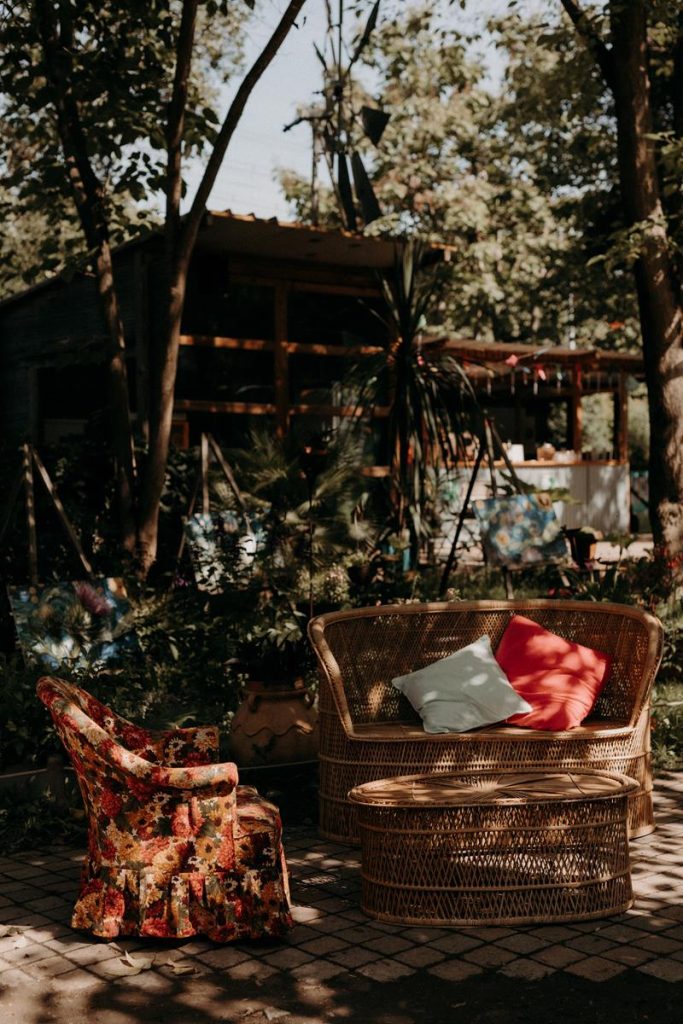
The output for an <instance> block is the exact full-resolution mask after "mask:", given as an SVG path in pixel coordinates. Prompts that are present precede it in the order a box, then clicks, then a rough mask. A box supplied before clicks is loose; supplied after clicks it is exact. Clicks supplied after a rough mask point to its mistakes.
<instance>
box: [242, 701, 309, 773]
mask: <svg viewBox="0 0 683 1024" xmlns="http://www.w3.org/2000/svg"><path fill="white" fill-rule="evenodd" d="M230 750H231V756H232V757H233V759H234V760H235V762H236V763H237V765H238V766H240V765H241V766H242V767H245V768H246V767H254V766H256V765H263V764H285V763H290V762H294V761H312V760H314V759H315V758H316V757H317V756H318V710H317V708H316V707H315V699H314V697H313V694H312V693H311V692H310V690H307V689H306V687H305V686H299V687H295V686H289V687H272V686H265V685H264V684H263V683H258V682H253V683H247V695H246V697H245V699H244V700H243V701H242V703H241V704H240V706H239V707H238V709H237V711H236V712H235V717H234V718H233V720H232V724H231V726H230Z"/></svg>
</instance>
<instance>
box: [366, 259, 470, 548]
mask: <svg viewBox="0 0 683 1024" xmlns="http://www.w3.org/2000/svg"><path fill="white" fill-rule="evenodd" d="M428 254H429V250H428V248H427V247H426V246H425V245H424V243H421V242H419V241H409V242H407V243H405V244H404V245H403V246H402V249H401V251H400V252H398V251H397V254H396V259H395V264H394V269H393V273H392V274H389V275H385V276H383V277H382V278H381V279H380V280H381V287H382V292H383V295H384V299H385V303H386V307H387V316H386V318H382V319H383V321H384V323H385V325H386V327H387V329H388V334H389V341H388V342H387V344H386V347H385V350H384V352H383V353H382V354H381V355H379V356H376V357H373V359H372V360H368V361H367V362H365V363H364V365H363V367H362V368H360V373H362V376H363V378H364V383H363V385H362V386H361V388H360V389H359V398H358V402H359V405H366V406H367V405H372V404H378V398H379V390H380V388H381V387H382V386H385V385H386V384H388V392H389V403H388V404H389V429H388V462H389V466H390V480H391V487H392V492H393V494H392V504H393V517H392V518H393V527H394V529H396V530H397V531H399V532H400V531H403V530H404V529H405V528H406V527H408V528H409V530H410V533H411V535H412V537H413V540H414V541H415V542H417V541H419V539H420V538H421V537H423V536H424V535H425V533H426V532H427V518H428V517H427V515H426V512H427V509H428V506H429V504H430V500H431V498H432V496H433V493H434V487H433V485H432V482H433V479H434V476H435V472H436V470H438V468H439V467H441V466H444V465H449V464H452V463H453V461H454V460H455V459H456V458H457V457H458V456H459V455H461V454H462V451H461V438H462V437H463V434H464V432H465V431H466V430H468V429H471V427H472V421H473V419H475V418H478V416H477V402H476V398H475V395H474V391H473V389H472V386H471V384H470V382H469V380H468V378H467V375H466V374H465V372H464V370H463V368H462V366H461V365H460V364H459V363H458V362H457V361H456V360H455V359H454V358H453V357H452V356H449V355H447V354H444V353H443V352H441V351H439V350H438V349H436V348H435V347H434V348H433V349H431V350H430V347H429V346H424V347H423V345H422V341H421V334H422V330H423V328H424V326H425V324H426V322H427V314H428V311H429V309H430V307H431V306H432V304H433V302H434V299H435V295H436V294H437V292H438V286H439V278H438V275H437V273H436V272H435V271H428V270H426V269H425V265H426V262H427V257H428ZM373 391H374V392H375V395H374V397H373V395H372V392H373Z"/></svg>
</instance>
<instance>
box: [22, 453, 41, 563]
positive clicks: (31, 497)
mask: <svg viewBox="0 0 683 1024" xmlns="http://www.w3.org/2000/svg"><path fill="white" fill-rule="evenodd" d="M22 453H23V468H24V496H25V500H26V523H27V526H28V577H29V579H30V581H31V583H37V582H38V539H37V535H36V493H35V488H34V486H33V459H32V457H31V455H32V448H31V445H30V444H25V445H23V446H22Z"/></svg>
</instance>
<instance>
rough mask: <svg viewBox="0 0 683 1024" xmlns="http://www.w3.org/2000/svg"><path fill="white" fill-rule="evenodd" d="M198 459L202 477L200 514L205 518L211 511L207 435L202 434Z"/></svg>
mask: <svg viewBox="0 0 683 1024" xmlns="http://www.w3.org/2000/svg"><path fill="white" fill-rule="evenodd" d="M199 449H200V450H199V457H200V463H201V477H202V512H203V513H204V515H205V516H208V514H209V512H210V511H211V501H210V499H209V437H208V434H202V436H201V439H200V443H199Z"/></svg>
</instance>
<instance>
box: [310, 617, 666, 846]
mask: <svg viewBox="0 0 683 1024" xmlns="http://www.w3.org/2000/svg"><path fill="white" fill-rule="evenodd" d="M516 613H517V614H520V615H526V616H528V617H529V618H532V619H534V620H535V621H536V622H539V623H540V624H541V625H542V626H544V627H545V628H546V629H549V630H551V631H552V632H554V633H557V634H559V635H560V636H563V637H565V638H566V639H568V640H572V641H575V642H577V643H581V644H585V645H586V646H589V647H594V648H596V649H598V650H601V651H605V652H606V653H608V654H610V655H611V656H612V669H611V673H610V677H609V680H608V682H607V684H606V685H605V688H604V690H603V692H602V693H601V695H600V697H599V698H598V701H597V703H596V706H595V708H594V709H593V712H592V714H591V716H590V720H588V721H587V722H586V723H584V725H583V726H580V727H579V728H578V729H572V730H571V731H569V732H564V733H549V732H540V731H539V732H537V731H533V730H529V729H520V728H514V727H511V726H491V727H489V728H486V729H481V730H478V731H476V732H472V733H465V734H449V735H446V736H430V735H428V734H427V733H425V732H424V731H423V730H422V725H421V722H420V720H419V717H418V716H417V715H416V714H415V712H414V711H413V709H412V708H411V707H410V705H409V704H408V702H407V701H406V700H405V698H404V697H403V696H402V695H401V694H399V693H398V691H397V690H394V688H393V687H392V686H391V680H392V678H393V677H394V676H397V675H403V674H405V673H406V672H410V671H413V670H414V669H416V668H421V667H423V666H424V665H427V664H429V663H430V662H432V661H436V660H437V659H438V658H441V657H445V656H446V655H448V654H452V653H453V651H455V650H458V649H460V648H461V647H464V646H466V645H467V644H469V643H471V642H472V641H473V640H477V639H478V638H479V637H480V636H482V635H483V634H484V633H487V634H488V635H489V636H490V637H491V642H492V645H493V647H494V649H495V648H496V646H497V644H498V642H499V640H500V638H501V636H502V634H503V632H504V630H505V627H506V626H507V623H508V622H509V620H510V618H511V616H512V615H513V614H516ZM309 635H310V638H311V642H312V643H313V646H314V649H315V651H316V654H317V656H318V661H319V665H320V675H321V687H320V831H321V833H322V834H323V835H324V836H326V837H328V838H330V839H335V840H338V841H341V842H351V843H357V842H358V826H357V822H356V819H357V812H356V809H355V807H353V806H352V805H351V804H350V803H349V802H348V800H347V798H346V795H347V793H348V791H349V790H350V789H352V788H353V787H354V786H357V785H360V784H361V783H364V782H370V781H372V780H374V779H380V778H384V777H386V776H391V775H400V774H407V773H411V772H449V771H450V772H452V771H457V770H459V769H463V770H472V769H477V770H480V771H487V770H488V771H493V770H497V769H498V770H499V769H517V768H527V767H533V766H536V767H539V766H544V767H548V768H562V767H566V768H570V767H581V766H583V767H592V768H597V769H606V770H610V771H617V772H623V773H625V774H626V775H629V776H631V777H632V778H635V779H636V780H637V781H638V782H639V789H638V791H637V792H636V793H634V794H633V795H632V796H631V797H630V798H629V828H630V830H631V836H632V837H635V836H638V835H645V834H647V833H648V832H651V831H652V829H653V828H654V821H653V816H652V799H651V795H650V791H651V789H652V780H651V772H650V753H649V751H650V738H649V702H650V693H651V689H652V684H653V681H654V677H655V674H656V671H657V668H658V666H659V661H660V658H661V643H662V629H661V624H660V623H659V622H658V620H657V619H655V618H654V617H653V616H651V615H648V614H647V613H646V612H643V611H641V610H640V609H637V608H630V607H626V606H624V605H614V604H589V603H585V602H578V601H543V600H535V601H478V602H462V603H458V604H431V605H418V604H412V605H401V606H393V607H384V608H381V607H380V608H363V609H355V610H353V611H346V612H334V613H331V614H329V615H322V616H319V617H318V618H317V619H314V620H313V621H312V622H311V623H310V625H309Z"/></svg>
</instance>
